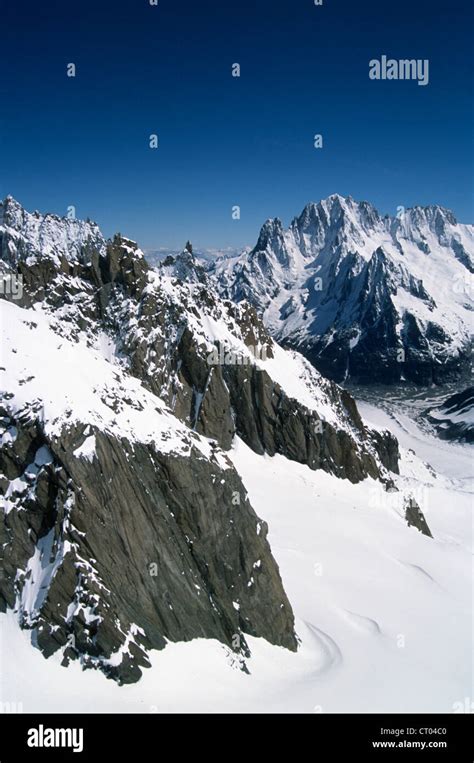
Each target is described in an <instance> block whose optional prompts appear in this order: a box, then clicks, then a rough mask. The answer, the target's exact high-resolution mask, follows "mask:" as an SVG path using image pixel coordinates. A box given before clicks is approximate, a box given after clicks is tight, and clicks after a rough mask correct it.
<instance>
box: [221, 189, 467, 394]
mask: <svg viewBox="0 0 474 763" xmlns="http://www.w3.org/2000/svg"><path fill="white" fill-rule="evenodd" d="M211 272H212V273H213V275H214V277H215V279H216V282H217V284H218V288H219V290H220V293H221V294H222V295H223V296H224V297H228V298H231V299H233V300H236V301H237V302H239V301H241V300H244V299H245V300H248V301H249V302H250V303H251V304H253V305H254V306H255V307H256V308H257V311H258V313H259V315H261V316H262V318H263V321H264V323H265V325H266V326H267V327H268V328H269V330H270V333H271V334H272V336H274V337H275V338H276V339H277V340H278V341H279V342H281V343H283V344H284V345H285V346H289V347H293V348H295V349H297V350H299V351H301V352H302V353H303V354H304V355H305V356H306V357H307V358H308V359H309V360H310V361H311V362H312V363H313V365H314V366H315V367H316V368H317V369H318V370H320V371H321V372H322V373H323V374H324V375H325V376H327V377H328V378H330V379H333V380H335V381H337V382H342V381H345V380H350V381H352V382H355V383H363V384H365V383H384V384H386V383H395V382H399V381H401V380H407V381H411V382H415V383H419V384H431V383H438V382H445V381H449V380H453V379H459V378H463V377H464V376H465V375H466V374H468V373H470V363H471V346H472V310H473V309H474V302H473V298H472V278H473V273H474V229H473V226H469V225H461V224H459V223H458V222H457V221H456V219H455V218H454V216H453V215H452V213H451V212H449V211H448V210H445V209H442V208H441V207H425V208H421V207H415V208H413V209H409V210H403V209H401V210H400V211H399V214H398V215H397V217H389V216H386V217H383V218H382V217H381V216H380V215H379V213H378V212H377V210H376V209H375V208H374V207H372V206H371V205H370V204H368V203H367V202H359V203H358V202H355V201H354V200H353V199H351V198H350V197H349V198H346V199H344V198H343V197H341V196H337V195H334V196H331V197H329V198H328V199H326V200H323V201H321V202H319V203H318V204H308V205H307V206H306V207H305V209H304V210H303V212H302V214H301V215H300V216H299V217H297V218H295V219H294V220H293V221H292V223H291V225H290V226H289V228H288V229H287V230H285V229H284V228H283V226H282V223H281V221H280V220H278V219H274V220H268V221H267V222H266V223H265V224H264V226H263V228H262V230H261V233H260V236H259V239H258V242H257V245H256V246H255V248H254V249H253V250H252V251H251V252H250V253H244V254H243V255H241V256H240V257H234V258H225V259H224V258H223V259H221V260H220V261H218V262H217V263H216V264H215V265H214V266H213V267H212V268H211Z"/></svg>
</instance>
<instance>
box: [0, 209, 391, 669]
mask: <svg viewBox="0 0 474 763" xmlns="http://www.w3.org/2000/svg"><path fill="white" fill-rule="evenodd" d="M9 204H11V202H8V203H7V206H8V205H9ZM26 214H27V213H24V214H22V213H20V212H18V210H17V212H16V216H15V218H14V220H16V221H17V222H16V223H15V224H16V226H17V227H15V226H14V225H12V218H11V217H10V218H9V224H8V225H5V224H4V225H3V226H0V235H1V237H2V251H7V252H9V253H10V254H9V255H8V257H5V258H4V259H3V268H4V272H6V273H7V274H9V275H11V276H15V277H17V276H18V275H21V277H22V284H23V293H22V295H21V296H20V297H19V296H18V295H15V297H13V296H12V295H11V294H4V295H3V296H4V297H5V298H4V299H3V300H2V301H1V303H0V306H1V309H2V322H1V326H2V357H1V366H2V369H1V371H2V386H1V389H2V411H1V412H0V413H1V419H0V421H1V424H2V434H1V437H2V439H1V451H0V475H1V476H0V488H1V490H2V491H3V493H4V523H3V527H2V534H3V537H2V540H1V544H0V545H1V546H2V547H3V560H2V568H3V576H2V579H1V581H0V583H1V585H0V605H1V606H2V608H5V607H7V606H8V607H14V608H15V609H16V611H17V612H18V616H19V618H20V621H21V623H22V625H23V627H25V628H29V629H31V630H32V638H33V642H34V643H35V644H36V645H37V646H38V647H39V648H40V649H41V650H42V651H43V652H44V653H45V655H49V654H51V653H53V652H55V651H57V650H62V654H63V660H64V662H65V664H66V663H67V662H68V661H69V660H71V659H79V660H80V661H81V663H82V664H83V665H84V667H98V668H100V669H102V670H103V671H104V672H105V673H106V674H107V675H108V676H110V677H112V678H115V679H116V680H118V681H120V682H127V681H133V680H136V679H137V678H138V677H139V675H140V670H141V668H142V667H144V666H146V665H147V664H148V657H147V654H148V651H149V650H150V649H154V648H162V647H163V646H164V645H165V644H166V641H167V640H172V641H176V640H188V639H191V638H196V637H199V636H202V637H207V638H216V639H219V640H220V641H221V642H222V643H223V644H226V645H227V646H229V647H230V648H232V649H234V650H235V651H237V652H238V653H240V654H241V655H242V656H243V657H245V656H246V655H248V648H247V644H246V641H245V634H251V635H256V636H262V637H264V638H266V639H268V640H269V641H270V642H272V643H275V644H280V645H282V646H285V647H288V648H290V649H295V648H296V637H295V633H294V623H293V615H292V611H291V606H290V604H289V602H288V600H287V598H286V595H285V592H284V590H283V587H282V583H281V580H280V577H279V573H278V569H277V566H276V564H275V562H274V560H273V557H272V555H271V551H270V548H269V546H268V543H267V541H266V539H265V536H266V527H265V525H264V523H263V522H261V521H260V520H259V519H258V517H257V516H256V515H255V513H254V511H253V509H252V507H251V506H250V504H249V503H248V500H247V498H246V494H245V487H244V486H243V485H242V482H241V480H240V478H239V476H238V474H237V473H236V472H235V469H234V468H233V467H232V465H231V463H230V461H229V460H228V459H227V457H226V456H225V450H227V449H229V448H230V447H231V446H232V443H233V441H234V438H235V437H236V436H239V437H241V438H242V439H243V440H244V442H246V443H247V444H248V445H249V447H250V448H252V450H254V451H255V453H256V454H262V453H268V454H270V455H273V454H275V453H280V454H282V455H284V456H286V457H287V458H290V459H293V460H296V461H299V462H300V463H304V464H307V465H308V466H309V467H310V468H312V469H318V468H319V469H324V470H326V471H328V472H331V473H334V474H336V475H337V476H339V477H341V478H345V479H349V480H351V481H353V482H357V481H359V480H361V479H363V478H364V477H366V476H368V475H370V476H372V477H373V478H375V479H380V480H382V481H383V482H384V483H385V484H386V485H387V486H389V485H390V483H391V479H390V470H392V471H397V469H398V445H397V442H396V440H395V438H393V436H391V435H390V434H389V433H388V432H385V433H378V432H373V431H371V430H369V429H368V428H367V427H366V426H365V425H364V423H363V422H362V420H361V418H360V416H359V414H358V411H357V408H356V406H355V403H354V401H353V400H352V398H351V397H350V396H349V395H348V394H347V393H346V392H343V391H342V390H340V389H339V388H338V387H337V386H336V385H335V384H333V383H332V382H329V381H327V380H324V379H323V378H322V377H321V376H320V375H319V374H318V373H317V372H316V371H315V370H314V369H313V368H312V367H311V366H310V364H309V363H308V362H307V361H305V360H304V359H303V358H302V357H301V356H300V355H299V354H298V353H294V352H292V351H285V350H283V349H282V348H281V347H279V346H278V344H276V343H275V342H274V340H273V339H272V338H271V337H270V335H269V334H268V332H267V330H266V329H265V328H264V326H263V324H262V322H261V321H260V320H259V319H258V318H257V315H256V312H255V309H254V308H253V307H250V306H249V305H247V304H240V305H235V304H233V303H231V302H230V301H226V300H222V299H221V298H220V297H219V296H218V295H217V293H216V291H215V290H214V288H213V286H212V284H211V282H210V281H209V278H208V276H207V275H206V273H205V271H204V269H203V268H202V267H201V266H200V265H199V263H197V262H196V261H195V260H194V258H193V256H192V253H191V251H190V250H189V247H188V249H186V251H185V252H183V254H182V255H180V256H179V257H176V258H173V257H172V258H170V259H169V260H167V261H165V262H164V263H163V264H162V266H161V268H159V269H158V270H157V271H153V270H150V268H149V267H148V265H147V263H146V260H145V258H144V257H143V254H142V253H141V251H140V250H139V249H138V247H137V246H136V244H135V243H134V242H132V241H130V240H128V239H125V238H124V237H122V236H116V237H115V238H114V240H112V241H109V242H105V243H104V244H102V242H101V238H100V237H98V238H97V245H93V244H92V243H91V240H90V239H89V238H87V237H86V239H84V236H83V232H84V228H83V227H81V225H79V226H77V227H76V228H75V229H74V231H75V233H74V236H73V238H74V242H73V243H71V242H70V240H69V238H68V235H69V234H67V235H66V233H65V232H64V236H61V235H60V234H59V233H58V231H57V230H56V228H55V233H54V240H55V241H56V242H57V241H59V242H64V241H66V244H65V245H64V248H63V249H61V248H60V247H59V244H58V245H57V246H56V244H55V246H54V247H53V246H51V247H48V246H47V245H46V244H44V242H43V243H42V244H41V245H39V246H40V249H39V250H38V249H37V248H36V246H37V244H36V242H37V240H38V239H37V230H38V229H41V230H44V228H45V222H44V221H43V223H41V221H39V222H38V224H37V225H36V223H35V226H34V234H30V230H31V227H30V223H28V225H27V226H26V227H25V224H24V219H25V215H26ZM3 219H4V220H5V215H4V218H3ZM64 225H65V228H66V229H67V230H69V227H68V226H69V223H68V222H65V223H64ZM87 225H90V226H92V227H90V230H94V231H95V228H94V227H93V225H92V224H87ZM54 226H59V228H61V221H60V220H59V221H58V219H56V218H55V220H54ZM71 235H72V234H71ZM95 235H96V233H94V236H95ZM41 246H43V247H44V254H43V256H42V255H41ZM61 246H62V244H61ZM13 250H14V251H15V256H11V253H12V252H13Z"/></svg>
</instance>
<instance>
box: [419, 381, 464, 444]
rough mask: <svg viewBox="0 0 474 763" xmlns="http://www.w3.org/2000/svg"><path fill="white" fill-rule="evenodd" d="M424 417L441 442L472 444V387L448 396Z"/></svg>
mask: <svg viewBox="0 0 474 763" xmlns="http://www.w3.org/2000/svg"><path fill="white" fill-rule="evenodd" d="M426 416H427V419H428V421H429V422H430V424H432V426H433V427H434V428H435V430H436V431H437V433H438V435H439V437H441V439H442V440H458V441H459V442H474V387H468V388H467V389H464V390H463V391H462V392H458V393H456V394H455V395H450V397H448V398H447V400H445V401H444V402H443V403H442V404H441V405H439V406H437V407H436V408H431V409H430V410H428V411H427V412H426Z"/></svg>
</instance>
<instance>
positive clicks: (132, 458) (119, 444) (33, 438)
mask: <svg viewBox="0 0 474 763" xmlns="http://www.w3.org/2000/svg"><path fill="white" fill-rule="evenodd" d="M0 414H1V421H2V431H3V432H5V431H10V432H11V433H12V437H11V439H10V441H9V444H8V445H4V446H3V448H2V449H1V450H0V472H1V473H2V475H3V476H2V487H3V489H5V488H6V486H7V482H10V483H11V481H13V480H16V483H14V487H13V488H10V491H9V494H8V503H7V506H8V509H9V510H8V511H7V512H6V513H5V516H4V520H3V522H2V525H1V526H0V531H1V532H0V546H1V548H2V560H1V561H2V564H1V568H2V576H1V578H0V609H2V610H5V608H6V607H7V606H8V607H14V606H16V607H17V608H18V611H19V617H20V622H21V624H22V625H23V627H25V628H28V629H31V630H32V631H33V639H34V643H36V645H37V646H38V647H39V648H40V649H41V651H42V652H43V653H44V654H45V656H48V655H50V654H52V653H54V652H55V651H57V650H58V649H63V650H65V652H64V662H65V664H67V662H68V660H69V659H80V661H81V663H82V664H83V666H84V667H98V668H100V669H101V670H103V671H104V673H105V674H106V675H107V676H109V677H112V678H115V679H116V680H118V681H119V682H121V683H128V682H131V681H136V680H137V679H138V678H139V677H140V674H141V668H142V667H147V666H148V665H149V660H148V656H147V652H148V650H149V649H161V648H163V647H164V646H165V644H166V640H170V641H178V640H179V641H188V640H190V639H193V638H199V637H202V638H215V639H218V640H219V641H221V642H222V643H224V644H227V645H228V646H229V648H231V649H233V650H235V651H237V652H240V653H241V654H243V655H244V656H245V655H247V656H248V654H249V653H248V647H247V644H246V641H245V634H250V635H253V636H261V637H263V638H266V639H267V640H268V641H270V642H271V643H274V644H278V645H281V646H285V647H287V648H289V649H295V648H296V638H295V634H294V622H293V614H292V610H291V606H290V604H289V602H288V600H287V598H286V595H285V592H284V590H283V587H282V583H281V579H280V576H279V573H278V568H277V566H276V563H275V561H274V560H273V557H272V555H271V551H270V548H269V545H268V543H267V541H266V534H267V528H266V525H265V523H264V522H262V521H260V520H259V519H258V517H257V516H256V515H255V513H254V511H253V509H252V507H251V506H250V503H249V501H248V498H247V496H246V492H245V488H244V486H243V484H242V482H241V480H240V478H239V476H238V475H237V473H236V472H235V470H234V469H233V468H232V466H231V464H230V463H229V464H228V466H227V468H225V469H223V468H222V467H221V466H219V464H218V462H217V459H215V461H214V462H213V461H212V460H211V461H208V460H206V459H205V458H203V457H202V456H201V455H200V454H199V453H198V452H197V451H193V449H192V446H191V452H190V455H189V457H182V456H177V455H173V454H166V455H164V454H162V453H159V452H157V451H156V450H155V449H154V448H153V447H152V446H150V445H142V444H139V443H130V442H128V441H127V440H125V439H123V440H121V441H119V440H116V439H114V438H112V437H110V436H108V435H106V434H104V433H103V432H100V431H98V430H96V429H94V428H92V427H87V428H86V427H84V426H80V427H78V426H76V427H75V428H72V429H71V430H69V431H64V432H63V433H62V434H61V436H60V437H58V438H54V439H50V438H47V437H46V436H45V434H44V432H43V428H42V425H41V421H40V420H39V419H37V418H32V416H34V414H32V412H31V411H30V412H25V413H23V414H21V415H19V416H17V417H16V418H15V417H12V416H11V415H10V414H9V413H8V411H7V410H5V409H2V410H1V411H0ZM86 437H94V438H95V452H94V455H93V457H92V458H86V457H78V456H76V455H75V454H74V451H75V450H76V449H77V448H78V447H80V445H81V444H82V443H83V442H84V440H85V439H86ZM190 439H192V438H190Z"/></svg>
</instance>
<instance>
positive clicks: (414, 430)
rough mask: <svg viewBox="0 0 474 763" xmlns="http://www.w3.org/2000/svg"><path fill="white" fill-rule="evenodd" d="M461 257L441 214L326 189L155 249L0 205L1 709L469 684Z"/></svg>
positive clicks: (415, 699) (253, 704)
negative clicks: (240, 237)
mask: <svg viewBox="0 0 474 763" xmlns="http://www.w3.org/2000/svg"><path fill="white" fill-rule="evenodd" d="M156 252H160V253H161V252H162V250H156ZM473 253H474V228H473V226H469V225H461V224H459V223H458V222H457V221H456V220H455V218H454V216H453V215H452V214H451V213H450V212H448V211H447V210H444V209H442V208H441V207H428V208H419V207H416V208H414V209H410V210H402V211H401V212H400V214H399V215H398V216H397V217H395V218H389V217H381V216H380V215H379V214H378V212H377V211H376V210H375V209H374V207H372V206H371V205H370V204H368V203H366V202H362V203H357V202H355V201H353V200H352V199H351V198H346V199H344V198H342V197H340V196H337V195H335V196H331V197H329V198H328V199H326V200H324V201H321V202H319V203H317V204H309V205H308V206H307V207H305V209H304V210H303V212H302V214H301V215H300V216H299V217H297V218H295V220H294V221H293V222H292V223H291V225H290V227H289V228H288V229H287V230H285V229H284V228H283V226H282V223H281V222H280V221H279V220H278V219H275V220H269V221H267V222H266V223H265V224H264V226H263V228H262V230H261V232H260V236H259V238H258V242H257V245H256V246H255V248H254V249H251V250H245V251H244V252H243V253H241V254H237V255H236V254H235V253H234V252H230V253H226V254H224V255H223V256H220V257H217V258H216V257H212V256H210V255H208V256H206V257H205V258H200V257H198V256H195V255H194V254H193V250H192V246H191V244H189V243H188V244H187V245H186V247H185V248H184V250H183V251H182V252H181V253H177V254H176V253H170V254H168V255H167V256H165V257H161V255H160V256H154V257H153V258H150V262H149V261H148V260H147V258H146V256H145V255H144V254H143V252H142V251H141V250H140V248H139V247H138V245H137V244H136V243H135V242H134V241H131V240H130V239H128V238H125V237H124V236H122V235H119V234H117V235H116V236H115V237H114V238H113V239H111V240H106V239H105V238H104V237H103V235H102V233H101V231H100V229H99V228H98V226H97V225H96V224H95V223H92V222H90V221H89V220H87V221H81V220H77V219H69V218H60V217H57V216H56V215H52V214H45V215H43V214H40V213H38V212H34V213H29V212H27V211H26V210H25V209H23V207H22V206H21V205H20V204H19V203H18V202H17V201H15V200H14V199H13V198H12V197H11V196H9V197H7V198H6V199H5V200H4V201H3V203H1V204H0V287H1V288H0V292H1V294H0V296H1V297H2V299H0V329H1V349H0V396H1V399H0V438H1V439H0V495H1V496H2V517H1V519H2V521H1V524H0V565H1V568H0V639H1V641H0V669H1V674H2V679H1V682H0V700H1V702H2V703H3V705H6V704H9V705H10V706H13V705H14V704H16V705H18V704H20V705H21V707H22V709H23V710H24V711H25V712H35V711H40V710H41V711H42V712H44V711H47V712H53V711H63V712H64V711H65V710H68V711H71V712H74V711H79V712H80V711H82V712H87V711H94V712H97V711H101V712H143V711H145V712H176V711H180V712H183V711H185V712H186V711H189V712H192V711H199V712H223V711H224V712H252V711H257V712H294V711H302V712H310V713H311V712H347V711H356V712H374V711H377V712H383V711H386V712H397V711H414V712H422V711H423V712H443V711H448V712H449V711H452V710H453V709H455V708H456V707H457V706H458V704H460V703H462V702H463V701H464V698H465V697H468V696H471V695H472V687H471V681H472V674H471V670H470V667H469V666H470V665H471V654H470V647H471V645H470V634H471V615H472V601H471V596H472V578H471V569H472V567H471V565H472V492H471V477H472V450H471V448H472V446H470V445H469V442H471V441H472V399H473V393H472V383H471V381H470V360H471V343H472V331H471V329H472V310H473V309H474V305H473V300H472V289H471V280H470V279H471V278H472V274H473V273H474V257H473ZM152 263H153V264H152ZM12 284H14V288H13V287H12ZM223 348H224V350H223ZM216 359H217V360H216ZM339 385H343V386H339ZM106 678H108V679H110V680H108V681H107V680H106ZM91 697H93V698H94V701H93V702H91Z"/></svg>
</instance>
